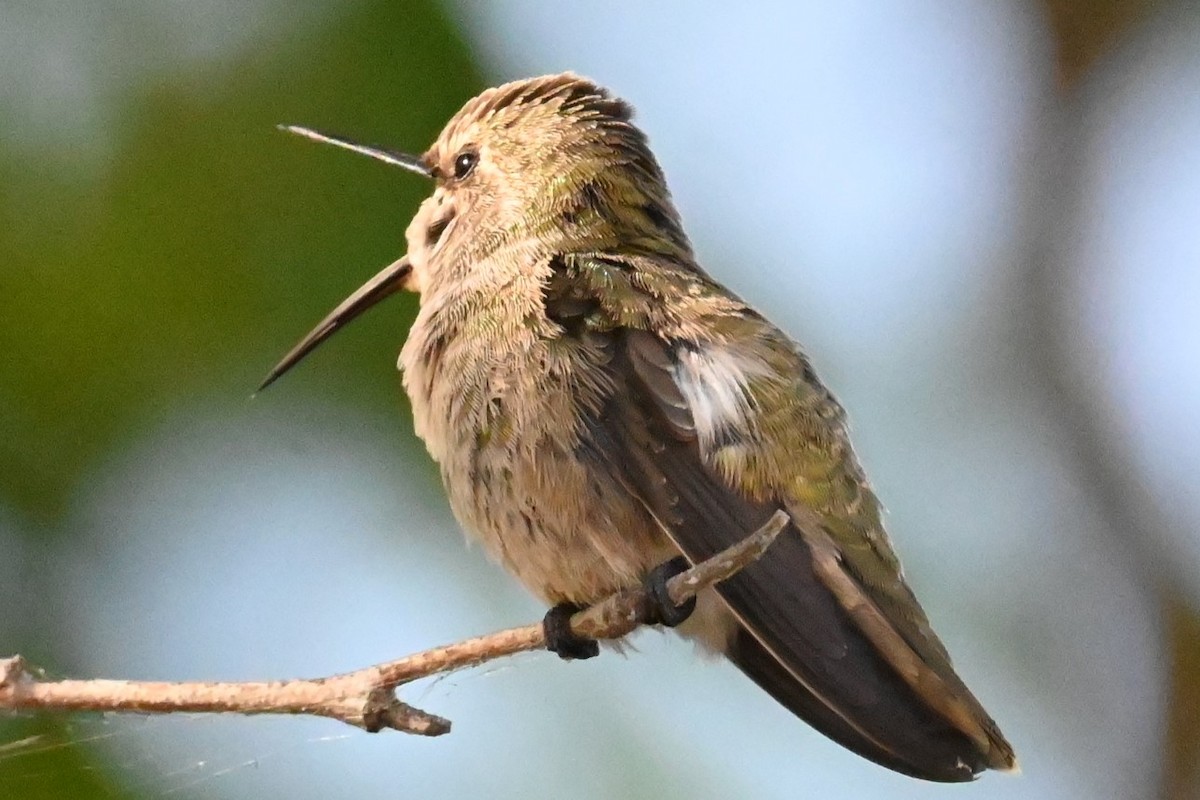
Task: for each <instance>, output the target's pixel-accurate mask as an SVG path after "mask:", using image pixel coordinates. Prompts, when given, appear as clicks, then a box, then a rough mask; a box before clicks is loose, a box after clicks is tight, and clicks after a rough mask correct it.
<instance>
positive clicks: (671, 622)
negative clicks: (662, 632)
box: [645, 556, 696, 628]
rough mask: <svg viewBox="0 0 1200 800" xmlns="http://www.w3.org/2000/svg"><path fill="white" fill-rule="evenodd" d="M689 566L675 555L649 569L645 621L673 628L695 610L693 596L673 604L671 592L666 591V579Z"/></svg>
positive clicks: (684, 560) (646, 584) (682, 558)
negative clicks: (681, 602) (680, 603)
mask: <svg viewBox="0 0 1200 800" xmlns="http://www.w3.org/2000/svg"><path fill="white" fill-rule="evenodd" d="M691 566H692V565H691V564H689V563H688V560H687V559H686V558H684V557H683V556H676V557H675V558H672V559H671V560H670V561H664V562H663V563H661V564H659V565H658V566H657V567H655V568H654V569H652V570H650V574H649V575H647V576H646V583H645V587H646V606H647V608H646V621H647V622H648V623H650V624H651V625H666V626H667V627H668V628H674V627H675V626H676V625H678V624H680V623H681V622H683V621H684V620H685V619H687V618H688V617H690V616H691V615H692V612H693V611H695V610H696V598H695V596H692V597H689V598H688V599H687V600H686V601H684V603H683V604H682V605H675V601H674V600H672V599H671V593H670V592H669V591H667V581H669V580H671V578H674V577H675V576H676V575H678V574H679V573H681V572H683V571H685V570H687V569H689V568H690V567H691Z"/></svg>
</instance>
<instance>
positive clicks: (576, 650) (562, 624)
mask: <svg viewBox="0 0 1200 800" xmlns="http://www.w3.org/2000/svg"><path fill="white" fill-rule="evenodd" d="M582 610H583V606H577V605H575V604H574V603H559V604H558V605H556V606H555V607H554V608H552V609H550V610H549V611H547V612H546V616H545V617H544V618H543V619H542V629H543V630H544V631H545V633H546V649H547V650H549V651H550V652H551V653H557V654H558V657H559V658H561V659H562V660H563V661H571V660H573V659H584V658H592V657H593V656H598V655H600V643H599V642H597V641H596V640H595V639H585V638H584V637H582V636H577V635H575V634H574V633H573V632H572V631H571V615H572V614H574V613H575V612H576V611H582Z"/></svg>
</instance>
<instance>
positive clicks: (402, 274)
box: [258, 256, 412, 392]
mask: <svg viewBox="0 0 1200 800" xmlns="http://www.w3.org/2000/svg"><path fill="white" fill-rule="evenodd" d="M411 272H412V264H410V263H409V261H408V256H405V257H403V258H401V259H398V260H397V261H394V262H392V263H391V264H388V265H387V266H386V267H384V268H383V269H382V270H380V271H379V274H378V275H376V276H375V277H374V278H371V280H369V281H367V282H366V283H364V284H363V285H362V286H361V287H360V288H359V289H358V291H356V292H355V293H354V294H352V295H350V296H349V297H347V298H346V299H345V300H343V301H342V302H341V304H340V305H339V306H338V307H337V308H335V309H334V310H333V311H330V312H329V314H328V315H327V316H326V317H325V319H323V320H321V321H320V322H318V323H317V326H316V327H315V328H313V329H312V330H311V331H309V333H308V335H307V336H305V337H304V338H303V339H301V340H300V341H299V343H297V344H296V346H295V347H293V348H292V349H291V350H290V351H288V354H287V355H286V356H284V357H283V358H282V359H281V360H280V361H279V363H278V364H276V365H275V367H274V369H272V370H271V371H270V372H269V373H267V377H266V378H265V379H263V382H262V385H260V386H259V387H258V391H260V392H261V391H262V390H263V389H266V388H267V387H268V386H270V385H271V384H272V383H274V382H275V381H276V380H278V379H279V378H280V376H282V375H283V373H285V372H287V371H288V370H289V369H291V368H292V367H294V366H296V365H297V364H299V363H300V361H301V359H303V358H304V357H305V356H306V355H308V354H309V353H311V352H312V351H313V350H315V349H317V346H318V345H320V344H321V342H323V341H325V340H326V339H328V338H329V337H330V336H332V335H333V334H334V333H336V332H337V331H338V330H339V329H341V328H342V327H344V326H345V325H346V324H347V323H349V322H350V321H351V320H353V319H354V318H355V317H357V316H359V315H360V314H362V313H363V312H364V311H366V310H367V309H368V308H370V307H371V306H373V305H375V304H376V303H378V302H379V301H380V300H383V299H384V298H386V297H390V296H391V295H393V294H395V293H396V292H398V291H399V290H400V289H402V288H404V283H405V281H407V280H408V276H409V274H410V273H411Z"/></svg>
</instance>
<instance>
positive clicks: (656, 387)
mask: <svg viewBox="0 0 1200 800" xmlns="http://www.w3.org/2000/svg"><path fill="white" fill-rule="evenodd" d="M556 266H557V271H556V273H555V277H554V278H553V279H552V280H551V284H550V285H549V286H548V290H547V293H546V299H547V313H548V315H549V316H551V318H554V312H555V310H556V309H560V308H561V309H567V310H571V313H576V314H578V315H580V322H579V324H580V325H583V326H585V327H586V328H587V334H588V335H592V336H603V337H606V338H607V340H608V346H609V348H610V350H611V359H612V361H611V363H610V367H609V370H610V376H609V377H610V380H611V382H612V385H613V386H614V389H613V391H612V392H611V393H610V395H609V396H608V399H607V401H606V402H605V404H604V405H603V407H601V408H599V409H597V410H596V411H595V412H594V413H591V414H590V415H589V416H588V418H587V419H586V420H585V421H584V425H583V427H584V432H583V434H582V437H581V441H582V444H581V449H582V450H583V451H585V455H586V456H587V457H589V458H592V459H595V460H596V461H598V462H602V463H603V464H605V465H606V467H607V469H609V470H610V471H611V472H612V473H613V475H614V477H615V478H616V479H617V480H619V481H621V482H622V483H623V484H624V485H626V486H627V487H629V490H630V491H631V492H633V493H634V494H636V495H637V497H638V498H639V499H640V500H641V501H642V502H643V503H644V504H645V505H646V507H647V508H648V509H649V510H650V512H651V513H652V514H653V515H654V516H655V517H656V518H657V519H658V520H659V522H660V523H661V524H662V525H663V526H664V527H665V529H666V530H667V532H668V533H669V535H670V536H671V538H672V539H674V541H675V542H676V544H677V545H678V546H679V547H680V549H681V550H682V551H683V552H684V553H685V554H686V555H687V556H688V558H689V559H691V560H692V561H693V562H695V561H699V560H702V559H704V558H707V557H709V556H711V555H713V554H714V553H716V552H719V551H720V550H722V549H724V548H726V547H728V546H729V545H730V544H732V543H733V542H735V541H737V540H738V539H741V538H743V537H745V536H746V535H748V533H749V532H751V531H753V530H755V529H756V528H757V527H758V526H760V525H761V524H763V523H764V522H765V521H766V519H767V518H768V517H769V516H770V515H771V514H772V513H773V512H774V511H776V510H778V509H780V508H782V509H784V510H785V511H787V512H788V513H789V514H790V515H791V517H792V520H793V522H792V524H791V525H790V526H789V528H788V529H787V530H785V531H784V533H783V534H782V535H781V536H780V537H779V539H777V540H776V543H775V544H774V545H773V546H772V548H771V549H770V550H769V551H768V552H767V554H766V555H765V556H764V557H763V558H762V559H760V560H759V561H758V562H756V563H755V564H753V565H751V566H749V567H747V568H746V569H745V570H743V571H742V572H741V573H739V574H738V575H737V576H735V577H734V578H732V579H730V580H729V581H726V582H725V583H723V584H722V585H721V586H719V587H718V591H719V592H720V594H721V596H722V597H723V598H724V599H725V601H726V603H727V604H728V605H729V607H730V609H731V610H732V611H733V613H734V614H735V615H736V616H737V618H738V619H739V620H740V622H741V623H742V626H743V631H741V632H740V633H739V634H738V639H737V640H736V641H735V642H734V643H733V644H732V645H731V652H730V653H729V655H730V656H731V658H733V660H734V661H735V662H737V663H738V665H739V666H741V667H742V668H743V669H744V670H745V671H747V672H748V673H749V674H750V676H751V677H752V678H753V679H754V680H756V681H757V682H759V683H760V685H763V686H764V688H766V689H767V690H768V691H770V692H771V693H772V694H773V695H774V696H775V697H776V698H777V699H779V700H780V701H781V702H782V703H784V705H786V706H788V707H789V708H791V709H792V710H793V711H794V712H796V713H797V714H800V715H801V716H803V717H804V718H805V719H807V720H808V721H809V722H811V723H812V724H813V725H814V726H815V727H817V728H818V729H820V730H822V732H824V733H826V734H827V735H829V736H831V737H832V738H834V739H836V740H838V741H839V742H841V743H843V744H845V745H847V746H849V747H851V748H852V749H855V750H857V751H858V752H860V753H862V754H864V755H866V756H868V757H870V758H873V759H874V760H876V761H879V762H881V763H884V764H885V765H887V766H890V767H892V768H893V769H898V770H900V771H902V772H907V773H909V774H913V775H917V776H920V777H925V778H930V779H934V780H969V779H970V778H971V777H972V776H973V775H974V774H975V773H976V772H979V771H980V770H982V769H984V768H986V767H993V768H1000V769H1006V768H1012V767H1013V766H1014V761H1013V755H1012V750H1011V748H1010V747H1009V745H1008V743H1007V742H1005V740H1004V738H1003V736H1002V735H1001V734H1000V732H999V730H998V729H997V727H996V725H995V723H994V722H992V720H991V719H990V717H988V715H987V714H986V712H984V710H983V708H982V707H981V706H980V705H979V703H978V702H977V701H976V700H975V698H974V697H973V696H972V695H971V693H970V692H969V691H968V690H967V688H966V687H965V686H964V685H963V683H962V681H961V680H960V679H959V678H958V676H957V675H956V673H955V672H954V669H953V667H952V666H951V664H950V661H949V658H948V657H947V655H946V651H945V648H944V647H943V646H942V644H941V643H940V642H939V641H938V639H937V637H936V636H935V635H934V633H933V631H932V630H931V629H930V627H929V623H928V620H927V619H926V617H925V614H924V612H923V611H922V610H921V607H920V606H919V605H918V604H917V602H916V600H915V598H914V597H913V595H912V593H911V591H910V590H909V588H908V586H907V585H906V583H905V582H904V579H903V576H902V573H901V571H900V565H899V561H898V560H897V558H896V556H895V553H894V552H893V550H892V547H891V545H890V543H889V542H888V540H887V537H886V535H885V534H884V532H883V527H882V524H881V522H880V518H879V505H878V502H877V501H876V499H875V497H874V495H873V494H872V493H871V491H870V489H869V487H868V486H867V484H866V481H865V479H864V478H863V475H862V472H861V469H860V468H859V466H858V464H857V461H856V460H855V457H854V454H853V452H852V451H851V449H850V445H849V441H848V438H847V435H846V430H845V424H844V421H843V414H842V411H841V408H840V407H839V406H838V405H837V403H836V401H835V400H834V399H833V398H832V396H830V395H829V393H828V392H827V391H826V390H825V388H824V387H823V386H822V385H821V384H820V383H819V382H818V380H817V379H816V376H815V375H814V374H813V372H812V370H811V367H810V366H809V364H808V362H807V360H806V359H805V358H804V356H803V355H802V354H801V353H800V352H799V351H798V349H796V347H795V345H794V344H793V343H792V342H791V341H790V340H788V339H787V337H786V336H784V335H783V334H782V333H780V332H779V331H778V330H777V329H776V328H774V327H773V326H772V325H770V323H768V322H766V321H765V320H764V319H762V318H761V317H760V316H758V315H757V314H755V313H754V312H753V311H752V310H750V309H749V308H747V307H746V306H745V305H744V304H742V303H741V302H740V301H739V300H737V299H736V298H734V297H733V296H732V295H730V294H729V293H728V292H726V291H725V290H724V289H722V288H721V287H719V286H717V285H716V284H715V283H713V282H712V281H711V279H709V278H707V277H706V276H705V275H704V274H703V273H701V272H700V271H699V270H692V269H687V268H680V267H677V266H676V265H674V264H672V263H670V262H664V261H663V260H662V259H661V258H658V257H643V258H638V257H613V256H606V255H602V254H589V255H572V256H564V257H562V258H561V259H559V262H558V263H557V264H556Z"/></svg>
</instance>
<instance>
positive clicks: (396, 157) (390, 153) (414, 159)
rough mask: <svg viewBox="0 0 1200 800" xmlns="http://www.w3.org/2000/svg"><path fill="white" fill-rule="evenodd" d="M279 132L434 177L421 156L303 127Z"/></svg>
mask: <svg viewBox="0 0 1200 800" xmlns="http://www.w3.org/2000/svg"><path fill="white" fill-rule="evenodd" d="M279 130H281V131H287V132H288V133H294V134H296V135H297V136H303V137H304V138H305V139H312V140H313V141H314V142H322V143H324V144H331V145H334V146H335V147H342V148H345V149H346V150H350V151H352V152H355V153H359V154H360V155H364V156H370V157H371V158H374V159H377V160H379V161H382V162H383V163H385V164H391V165H392V166H394V167H400V168H402V169H406V170H408V171H409V172H415V173H417V174H418V175H424V176H425V177H426V178H432V177H433V171H432V170H431V169H429V167H428V166H427V165H426V164H425V162H424V161H422V160H421V157H420V156H414V155H410V154H408V153H401V152H398V151H396V150H389V149H387V148H385V147H373V146H371V145H366V144H359V143H358V142H354V141H351V140H349V139H343V138H342V137H340V136H331V135H330V134H327V133H321V132H320V131H314V130H313V129H312V128H305V127H303V126H301V125H280V126H279Z"/></svg>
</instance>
